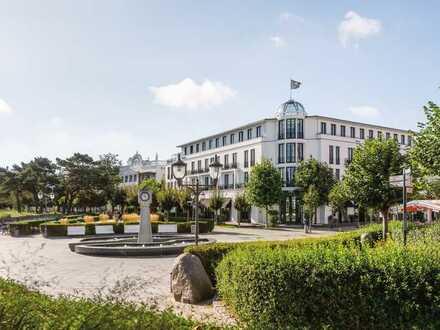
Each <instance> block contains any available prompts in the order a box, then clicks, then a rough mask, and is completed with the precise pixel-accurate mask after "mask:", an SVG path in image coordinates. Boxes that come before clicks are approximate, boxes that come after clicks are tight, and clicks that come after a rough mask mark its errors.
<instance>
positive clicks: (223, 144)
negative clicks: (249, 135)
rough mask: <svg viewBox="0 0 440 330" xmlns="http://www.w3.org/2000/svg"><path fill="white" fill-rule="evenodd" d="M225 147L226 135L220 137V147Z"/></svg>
mask: <svg viewBox="0 0 440 330" xmlns="http://www.w3.org/2000/svg"><path fill="white" fill-rule="evenodd" d="M225 145H226V135H225V136H223V137H222V146H223V147H224V146H225Z"/></svg>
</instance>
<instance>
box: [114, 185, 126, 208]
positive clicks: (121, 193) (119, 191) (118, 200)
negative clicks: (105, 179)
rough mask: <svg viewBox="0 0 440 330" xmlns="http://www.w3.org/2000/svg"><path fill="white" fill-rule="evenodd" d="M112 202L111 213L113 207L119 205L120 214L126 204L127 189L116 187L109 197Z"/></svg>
mask: <svg viewBox="0 0 440 330" xmlns="http://www.w3.org/2000/svg"><path fill="white" fill-rule="evenodd" d="M111 204H112V208H113V210H112V213H114V208H115V207H116V206H119V207H120V208H121V214H123V213H124V210H125V207H126V206H127V204H128V196H127V191H126V190H125V189H124V188H123V187H117V188H116V189H115V191H114V192H113V196H112V199H111Z"/></svg>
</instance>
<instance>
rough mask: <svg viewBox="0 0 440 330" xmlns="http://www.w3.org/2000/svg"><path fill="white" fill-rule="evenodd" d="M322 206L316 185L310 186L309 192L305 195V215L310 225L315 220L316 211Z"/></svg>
mask: <svg viewBox="0 0 440 330" xmlns="http://www.w3.org/2000/svg"><path fill="white" fill-rule="evenodd" d="M319 205H321V197H320V196H319V191H318V189H316V187H315V186H314V185H310V186H309V187H308V189H307V191H306V192H305V193H304V214H305V216H306V218H307V219H308V220H309V224H312V223H313V221H314V220H315V219H314V218H315V216H316V209H317V208H318V207H319Z"/></svg>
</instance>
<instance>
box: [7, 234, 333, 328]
mask: <svg viewBox="0 0 440 330" xmlns="http://www.w3.org/2000/svg"><path fill="white" fill-rule="evenodd" d="M334 233H335V232H334V231H327V230H325V231H314V232H313V233H312V234H308V235H307V237H311V236H312V237H317V236H323V235H332V234H334ZM201 236H202V237H209V238H213V239H215V240H217V241H218V242H239V241H254V240H284V239H294V238H301V237H304V236H306V235H305V234H304V232H303V231H302V230H301V229H299V228H298V229H293V228H276V229H262V228H228V227H216V229H215V230H214V232H213V233H210V234H207V235H201ZM75 241H78V239H74V238H59V239H45V238H43V237H42V236H39V235H38V236H33V237H23V238H13V237H10V236H0V276H3V277H9V278H12V279H14V280H17V281H20V282H22V283H24V284H25V285H27V286H28V287H32V288H36V289H38V290H40V291H42V292H45V293H48V294H51V295H60V294H64V295H75V296H87V297H93V296H101V297H102V296H105V297H110V298H118V299H124V300H128V301H135V302H142V303H146V304H148V305H150V306H152V307H155V308H158V309H165V308H172V309H173V310H174V311H175V312H176V313H181V314H183V315H184V316H186V317H191V318H196V319H200V320H207V319H209V320H210V321H213V322H217V323H219V324H229V323H233V318H231V316H230V315H229V314H228V313H227V311H226V310H225V308H224V306H223V305H222V302H221V301H219V300H217V299H214V301H213V302H212V303H205V304H201V305H188V304H182V303H176V302H174V300H173V299H172V297H171V294H170V275H169V274H170V272H171V269H172V267H173V263H174V259H175V257H169V256H167V257H153V258H152V257H130V258H120V257H92V256H85V255H80V254H76V253H73V252H71V251H70V250H69V248H68V243H70V242H75Z"/></svg>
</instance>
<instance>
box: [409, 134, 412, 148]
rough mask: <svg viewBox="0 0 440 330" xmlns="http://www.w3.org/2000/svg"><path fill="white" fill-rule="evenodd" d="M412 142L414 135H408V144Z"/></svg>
mask: <svg viewBox="0 0 440 330" xmlns="http://www.w3.org/2000/svg"><path fill="white" fill-rule="evenodd" d="M411 144H412V136H411V135H408V145H409V146H411Z"/></svg>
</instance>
